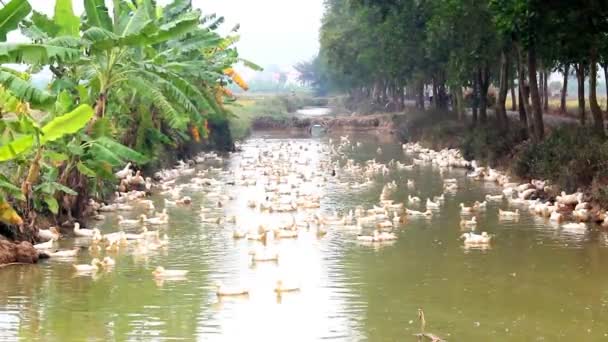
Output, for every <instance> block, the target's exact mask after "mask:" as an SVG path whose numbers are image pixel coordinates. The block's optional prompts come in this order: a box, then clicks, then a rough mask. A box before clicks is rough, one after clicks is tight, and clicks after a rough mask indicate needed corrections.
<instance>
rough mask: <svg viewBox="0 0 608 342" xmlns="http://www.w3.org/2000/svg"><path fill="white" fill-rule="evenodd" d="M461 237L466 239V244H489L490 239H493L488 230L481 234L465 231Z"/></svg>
mask: <svg viewBox="0 0 608 342" xmlns="http://www.w3.org/2000/svg"><path fill="white" fill-rule="evenodd" d="M460 238H461V239H464V243H465V244H472V245H477V244H479V245H482V244H489V243H490V241H492V236H491V235H488V233H486V232H482V233H481V234H475V233H464V234H462V235H461V236H460Z"/></svg>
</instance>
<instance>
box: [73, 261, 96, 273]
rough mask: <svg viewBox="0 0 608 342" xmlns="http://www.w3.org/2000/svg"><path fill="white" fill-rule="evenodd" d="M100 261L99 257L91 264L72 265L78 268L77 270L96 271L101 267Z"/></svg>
mask: <svg viewBox="0 0 608 342" xmlns="http://www.w3.org/2000/svg"><path fill="white" fill-rule="evenodd" d="M99 264H100V261H99V259H97V258H93V260H91V263H90V264H80V265H76V264H74V265H72V267H73V268H74V269H75V270H76V272H82V273H84V272H95V271H97V270H98V269H99V266H100V265H99Z"/></svg>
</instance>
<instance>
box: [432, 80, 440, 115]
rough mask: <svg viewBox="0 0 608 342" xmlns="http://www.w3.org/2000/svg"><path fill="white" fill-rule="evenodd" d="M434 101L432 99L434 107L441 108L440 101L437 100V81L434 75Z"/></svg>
mask: <svg viewBox="0 0 608 342" xmlns="http://www.w3.org/2000/svg"><path fill="white" fill-rule="evenodd" d="M432 88H433V89H432V90H433V101H432V105H433V107H435V109H437V108H439V106H438V105H437V104H438V103H439V102H438V101H437V82H436V81H435V78H434V77H433V87H432Z"/></svg>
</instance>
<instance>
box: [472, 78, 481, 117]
mask: <svg viewBox="0 0 608 342" xmlns="http://www.w3.org/2000/svg"><path fill="white" fill-rule="evenodd" d="M471 95H472V101H471V102H472V104H471V107H472V112H473V126H475V125H477V114H478V113H477V111H478V109H479V79H478V78H477V73H474V74H473V94H471Z"/></svg>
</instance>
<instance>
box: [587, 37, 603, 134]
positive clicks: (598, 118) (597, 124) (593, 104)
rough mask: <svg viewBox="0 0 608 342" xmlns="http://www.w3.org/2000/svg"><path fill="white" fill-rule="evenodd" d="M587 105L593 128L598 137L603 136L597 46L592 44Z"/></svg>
mask: <svg viewBox="0 0 608 342" xmlns="http://www.w3.org/2000/svg"><path fill="white" fill-rule="evenodd" d="M589 52H590V53H589V57H590V58H589V107H590V108H591V115H593V130H594V131H595V133H596V134H597V135H599V136H600V137H604V136H605V133H604V115H603V113H602V109H601V108H600V106H599V104H598V102H597V56H598V51H597V46H596V44H595V43H594V44H592V46H591V49H590V51H589Z"/></svg>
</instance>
